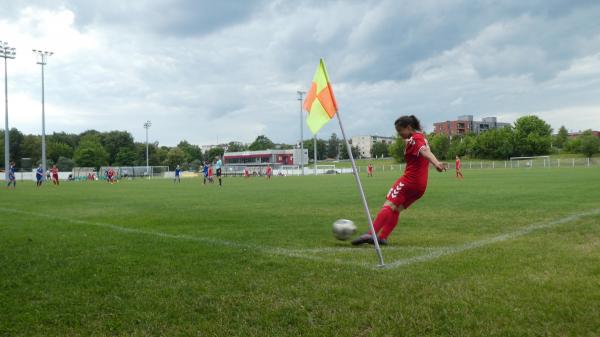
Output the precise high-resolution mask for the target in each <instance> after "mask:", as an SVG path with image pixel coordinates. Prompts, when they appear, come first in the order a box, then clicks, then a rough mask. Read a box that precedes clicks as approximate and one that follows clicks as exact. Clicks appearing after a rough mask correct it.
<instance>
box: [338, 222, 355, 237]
mask: <svg viewBox="0 0 600 337" xmlns="http://www.w3.org/2000/svg"><path fill="white" fill-rule="evenodd" d="M354 233H356V226H355V225H354V222H352V220H346V219H339V220H336V221H335V222H334V223H333V236H335V238H336V239H338V240H342V241H344V240H348V239H350V237H352V235H354Z"/></svg>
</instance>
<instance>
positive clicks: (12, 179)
mask: <svg viewBox="0 0 600 337" xmlns="http://www.w3.org/2000/svg"><path fill="white" fill-rule="evenodd" d="M15 172H17V169H16V168H15V163H14V162H13V163H10V168H9V169H8V185H7V186H6V187H7V188H8V189H10V185H11V184H12V185H13V187H12V189H13V190H14V189H15V188H16V187H17V177H16V175H15Z"/></svg>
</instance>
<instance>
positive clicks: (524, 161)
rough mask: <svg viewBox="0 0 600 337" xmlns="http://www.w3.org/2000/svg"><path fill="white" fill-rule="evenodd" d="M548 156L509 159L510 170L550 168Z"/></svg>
mask: <svg viewBox="0 0 600 337" xmlns="http://www.w3.org/2000/svg"><path fill="white" fill-rule="evenodd" d="M550 165H551V162H550V156H531V157H510V168H533V167H550Z"/></svg>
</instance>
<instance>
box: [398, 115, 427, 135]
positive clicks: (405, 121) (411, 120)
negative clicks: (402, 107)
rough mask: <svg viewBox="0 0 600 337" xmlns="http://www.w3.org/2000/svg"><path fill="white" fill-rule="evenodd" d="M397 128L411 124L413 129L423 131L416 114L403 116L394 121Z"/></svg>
mask: <svg viewBox="0 0 600 337" xmlns="http://www.w3.org/2000/svg"><path fill="white" fill-rule="evenodd" d="M394 126H395V127H396V129H397V128H398V127H399V126H401V127H403V128H405V127H408V126H411V127H412V128H413V130H417V131H421V122H419V120H418V119H417V117H415V115H410V116H402V117H400V118H398V119H396V121H395V122H394Z"/></svg>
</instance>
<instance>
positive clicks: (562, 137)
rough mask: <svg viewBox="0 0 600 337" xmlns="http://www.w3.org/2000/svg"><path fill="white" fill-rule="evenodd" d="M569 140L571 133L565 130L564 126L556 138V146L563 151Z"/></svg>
mask: <svg viewBox="0 0 600 337" xmlns="http://www.w3.org/2000/svg"><path fill="white" fill-rule="evenodd" d="M568 139H569V132H568V131H567V128H565V126H564V125H563V126H561V127H560V129H558V134H557V135H556V137H555V138H554V145H555V146H556V147H558V148H561V149H562V148H563V147H564V146H565V144H566V143H567V140H568Z"/></svg>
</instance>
